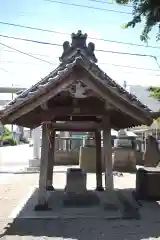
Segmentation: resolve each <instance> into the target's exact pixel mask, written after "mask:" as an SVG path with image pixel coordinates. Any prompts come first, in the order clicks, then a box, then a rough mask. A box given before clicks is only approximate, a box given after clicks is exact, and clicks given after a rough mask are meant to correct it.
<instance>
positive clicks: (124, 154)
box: [113, 130, 136, 172]
mask: <svg viewBox="0 0 160 240" xmlns="http://www.w3.org/2000/svg"><path fill="white" fill-rule="evenodd" d="M113 167H114V170H116V171H125V172H126V171H127V172H128V171H129V172H132V171H135V170H136V150H135V149H134V144H133V139H131V138H129V137H128V136H127V132H126V131H125V130H120V131H119V132H118V137H117V139H116V146H115V147H114V151H113Z"/></svg>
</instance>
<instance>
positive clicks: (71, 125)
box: [52, 122, 101, 132]
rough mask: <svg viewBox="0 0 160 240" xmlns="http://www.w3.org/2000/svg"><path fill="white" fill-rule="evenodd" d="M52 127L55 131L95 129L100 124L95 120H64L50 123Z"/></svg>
mask: <svg viewBox="0 0 160 240" xmlns="http://www.w3.org/2000/svg"><path fill="white" fill-rule="evenodd" d="M52 127H53V128H54V129H55V130H56V131H84V132H85V131H88V132H89V131H95V130H96V129H99V128H100V127H101V125H100V124H99V123H95V122H65V123H52Z"/></svg>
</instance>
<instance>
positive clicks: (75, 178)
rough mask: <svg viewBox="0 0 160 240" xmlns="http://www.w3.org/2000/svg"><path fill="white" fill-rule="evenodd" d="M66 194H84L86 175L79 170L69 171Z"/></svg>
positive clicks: (70, 169)
mask: <svg viewBox="0 0 160 240" xmlns="http://www.w3.org/2000/svg"><path fill="white" fill-rule="evenodd" d="M65 190H66V192H71V193H84V192H85V191H87V189H86V174H85V173H84V172H83V171H82V170H81V169H78V168H69V169H68V170H67V181H66V187H65Z"/></svg>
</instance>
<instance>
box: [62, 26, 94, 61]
mask: <svg viewBox="0 0 160 240" xmlns="http://www.w3.org/2000/svg"><path fill="white" fill-rule="evenodd" d="M87 36H88V35H87V33H84V34H83V33H82V31H81V30H78V32H77V33H72V34H71V39H72V42H71V44H70V43H69V41H65V42H64V43H63V53H62V56H61V57H60V58H59V60H60V62H62V63H63V62H64V63H66V62H69V61H70V60H71V58H72V57H73V56H75V55H77V54H80V52H83V54H84V55H85V56H86V57H87V58H88V59H89V60H90V61H92V62H94V63H96V62H97V58H96V57H95V54H94V50H95V44H94V43H92V42H89V43H88V46H87V44H86V41H87ZM77 50H79V51H77Z"/></svg>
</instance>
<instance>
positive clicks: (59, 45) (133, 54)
mask: <svg viewBox="0 0 160 240" xmlns="http://www.w3.org/2000/svg"><path fill="white" fill-rule="evenodd" d="M0 36H1V37H5V38H12V39H15V40H21V41H27V42H33V43H38V44H44V45H52V46H58V47H62V46H63V45H62V44H58V43H50V42H42V41H37V40H31V39H26V38H18V37H11V36H6V35H0ZM95 51H96V52H103V53H113V54H122V55H130V56H139V57H151V58H154V59H155V56H154V55H150V54H140V53H129V52H119V51H112V50H104V49H96V50H95Z"/></svg>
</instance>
